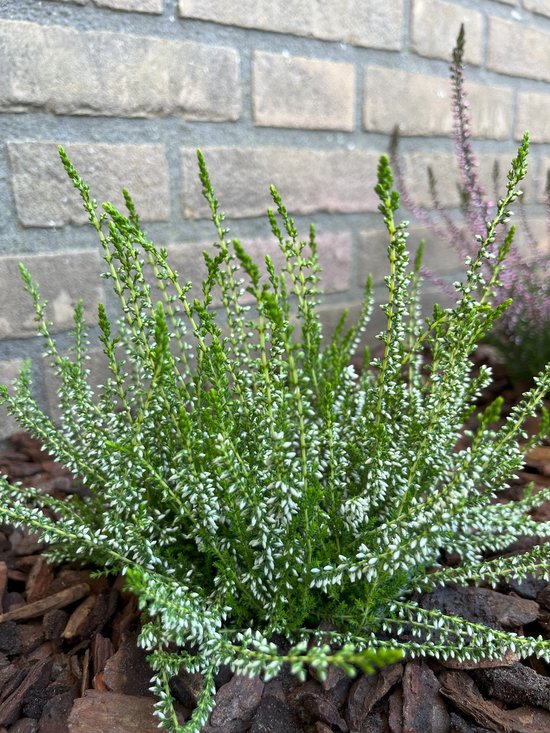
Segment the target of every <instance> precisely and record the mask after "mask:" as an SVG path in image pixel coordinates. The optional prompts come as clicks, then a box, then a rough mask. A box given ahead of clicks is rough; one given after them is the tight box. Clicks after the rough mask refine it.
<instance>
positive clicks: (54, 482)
mask: <svg viewBox="0 0 550 733" xmlns="http://www.w3.org/2000/svg"><path fill="white" fill-rule="evenodd" d="M499 380H500V381H499ZM494 390H496V391H500V392H502V393H505V394H506V393H507V392H508V394H507V396H508V397H510V398H512V397H513V396H514V395H513V394H511V388H510V386H509V385H508V384H507V382H506V378H505V376H503V375H502V374H501V376H500V377H498V375H497V384H496V387H495V388H494ZM0 473H4V474H7V475H8V477H9V479H10V480H12V481H14V482H15V481H17V482H21V483H22V484H23V485H32V486H35V487H37V488H40V489H42V490H44V491H48V492H52V493H54V494H55V495H58V496H63V495H67V494H68V493H72V492H78V491H79V490H80V487H79V486H78V484H77V483H76V482H74V481H73V479H72V478H71V476H70V474H68V473H67V472H66V471H65V470H64V469H63V467H62V466H61V465H59V464H58V463H55V462H54V461H52V460H51V459H50V457H49V456H48V455H47V454H46V453H45V452H43V451H42V449H41V446H40V444H39V443H38V442H37V441H35V440H33V439H32V438H30V437H29V436H28V435H26V434H24V433H19V434H16V435H14V436H12V438H11V440H10V443H9V446H8V447H7V448H6V449H4V450H2V451H0ZM548 477H550V447H549V446H542V447H541V448H538V449H536V450H535V451H534V452H533V453H532V454H531V455H530V457H529V460H528V465H527V467H526V470H525V471H524V472H523V473H522V474H521V475H520V477H519V479H518V481H517V482H516V483H515V484H514V485H512V486H511V488H510V490H509V491H508V495H507V496H506V497H503V498H504V499H506V498H517V497H518V496H519V495H520V494H521V491H522V486H523V485H525V483H527V482H528V481H535V483H536V485H537V486H540V487H543V486H546V485H547V484H548V482H550V478H548ZM535 518H537V519H540V520H548V519H550V503H549V504H547V505H544V506H543V507H541V508H539V509H538V510H537V511H536V513H535ZM0 530H1V531H0V733H6V731H8V732H9V733H134V732H135V733H138V732H139V733H154V732H155V731H158V727H157V720H156V719H155V718H154V717H153V716H152V709H153V702H154V699H153V697H152V696H151V693H150V691H149V689H148V687H149V679H150V675H151V672H150V669H149V667H148V665H147V661H146V659H145V654H144V653H143V652H142V651H141V650H140V649H139V648H138V647H137V645H136V637H137V634H138V632H139V627H140V615H139V612H138V610H137V604H136V600H135V598H134V597H133V596H132V595H130V594H128V593H126V592H125V591H124V590H123V584H122V582H121V579H120V578H117V579H111V578H99V579H97V578H96V579H93V578H91V577H90V574H89V572H88V571H87V570H85V569H82V568H81V567H79V566H77V565H71V564H66V565H61V566H55V567H51V566H49V565H48V564H47V563H46V562H45V561H44V559H43V556H42V552H43V549H44V546H43V545H41V544H39V543H38V541H37V538H36V537H33V536H30V535H27V534H25V533H23V532H22V531H21V530H19V529H14V528H12V527H2V528H0ZM533 543H534V539H533V538H525V540H523V541H521V542H518V543H516V545H515V546H514V547H511V548H509V550H508V552H509V554H513V553H516V552H520V551H522V550H525V549H527V548H528V547H529V546H530V545H531V544H533ZM446 561H447V562H449V563H452V562H454V561H456V558H452V557H449V558H446ZM437 596H438V597H437V599H434V600H437V606H438V607H439V608H441V609H442V610H444V611H446V612H448V613H456V614H460V615H463V616H464V617H466V618H469V619H471V620H472V621H478V622H482V623H485V624H488V625H489V626H492V627H494V628H500V629H508V630H511V631H515V632H517V633H520V634H525V635H532V636H538V635H539V634H541V635H542V636H543V637H544V638H550V583H548V582H547V581H546V580H539V579H529V580H527V581H525V582H522V583H514V582H512V583H510V584H509V585H506V586H502V587H500V588H498V589H497V590H496V591H494V590H491V589H489V588H466V589H459V588H445V589H442V590H440V591H437ZM172 683H173V684H172V691H173V694H174V695H175V697H176V698H177V700H178V701H179V703H178V705H179V707H178V712H179V714H180V716H181V718H182V720H183V719H184V718H185V717H186V716H187V715H189V713H190V710H191V709H192V707H193V705H194V703H195V694H196V691H197V689H198V687H197V686H198V685H200V679H197V678H196V677H194V676H192V675H187V674H185V673H181V674H180V676H179V677H178V678H175V679H173V680H172ZM217 689H218V692H217V705H216V708H215V710H214V712H213V713H212V715H211V717H210V720H209V722H208V724H207V725H206V726H205V728H204V733H242V732H243V731H249V733H331V732H332V731H336V732H337V733H416V732H418V733H484V732H486V731H498V732H499V733H500V732H502V731H507V732H509V733H549V731H550V665H548V664H546V663H545V662H543V661H541V660H538V659H535V658H532V659H527V660H524V661H523V662H519V661H518V660H517V658H515V657H514V655H509V657H508V658H507V659H505V660H501V661H499V662H491V663H489V662H486V663H483V662H482V663H476V664H474V663H452V662H446V663H445V664H442V663H439V662H435V661H431V660H422V661H418V660H417V661H409V662H404V663H400V664H395V665H392V666H391V667H387V668H385V669H383V670H382V671H381V672H379V673H378V674H376V675H373V676H370V677H366V676H360V677H358V678H355V679H353V680H350V679H349V678H347V677H346V676H345V675H344V674H343V673H342V672H340V671H339V670H336V669H331V671H330V674H329V675H328V678H327V679H326V680H325V681H324V682H319V681H318V680H316V679H315V678H314V677H313V676H312V677H311V678H310V679H308V680H307V681H306V682H305V683H300V682H298V681H297V680H296V679H295V678H293V677H292V676H291V675H290V674H282V675H280V676H279V677H278V678H277V679H275V680H272V681H270V682H268V683H265V684H264V682H263V681H262V680H261V679H260V678H259V677H256V678H253V679H248V678H245V677H239V676H233V675H232V674H231V673H230V672H229V670H227V669H223V670H221V671H220V673H219V675H218V678H217Z"/></svg>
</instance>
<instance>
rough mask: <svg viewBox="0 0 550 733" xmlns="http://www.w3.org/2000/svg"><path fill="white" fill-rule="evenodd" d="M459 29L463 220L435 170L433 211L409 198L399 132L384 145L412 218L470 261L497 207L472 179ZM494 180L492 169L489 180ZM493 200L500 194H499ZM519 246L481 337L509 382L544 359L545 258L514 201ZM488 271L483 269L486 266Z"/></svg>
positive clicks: (474, 167)
mask: <svg viewBox="0 0 550 733" xmlns="http://www.w3.org/2000/svg"><path fill="white" fill-rule="evenodd" d="M464 47H465V36H464V27H461V29H460V33H459V35H458V38H457V43H456V46H455V48H454V50H453V56H452V64H451V67H450V71H451V81H452V96H451V98H452V112H453V121H454V124H453V140H454V147H455V152H456V159H457V164H458V170H459V176H460V180H459V182H458V186H459V190H460V194H461V210H462V214H463V222H457V221H455V220H454V219H452V218H451V217H450V216H449V214H448V213H447V212H445V211H444V210H443V209H442V206H441V202H440V199H439V195H438V183H437V178H436V175H435V174H434V172H433V169H431V168H428V180H429V188H430V194H431V204H432V209H431V210H430V209H428V208H427V207H425V206H422V205H420V204H418V203H417V201H415V197H414V194H413V193H411V192H410V191H409V190H408V189H407V186H406V184H405V175H404V170H403V164H402V162H401V161H400V160H399V156H398V131H397V129H396V131H395V132H394V135H393V137H392V144H391V147H390V156H391V161H392V166H393V168H394V170H395V172H396V179H397V183H398V187H399V190H400V192H401V196H402V200H403V202H404V204H405V206H406V207H407V208H408V209H409V210H410V211H411V213H413V214H414V216H415V217H416V219H418V220H419V221H420V222H422V223H424V224H426V225H427V226H428V227H429V228H430V229H431V230H432V231H433V232H434V233H435V234H436V235H437V237H438V238H440V239H441V240H443V241H445V242H447V243H448V244H449V245H450V246H451V247H452V248H454V249H455V250H456V251H457V252H458V253H459V254H460V256H461V257H463V258H466V257H475V255H476V251H477V244H476V237H478V236H484V233H485V231H486V226H487V221H489V220H490V219H491V217H492V216H494V212H495V211H496V210H497V207H498V203H496V202H495V201H492V200H491V196H490V195H489V194H488V193H487V191H486V190H485V189H484V187H483V185H482V184H481V182H480V178H479V174H478V166H479V162H478V159H477V156H476V154H475V151H474V149H473V146H472V143H471V139H470V137H471V116H470V112H469V102H468V98H467V92H466V89H465V84H464V63H463V58H464ZM497 178H498V166H497V165H495V168H494V170H493V179H494V181H495V182H496V179H497ZM497 195H498V194H497ZM545 197H546V213H547V217H546V218H547V228H548V232H549V234H550V174H549V177H548V180H547V185H546V191H545ZM519 207H520V213H521V215H522V216H521V219H522V222H521V227H520V231H521V234H522V238H523V240H524V241H523V242H522V243H521V246H518V245H517V244H514V246H512V247H511V249H510V252H509V253H508V255H507V257H506V263H505V266H504V267H503V269H502V271H501V273H500V277H499V283H498V285H497V290H496V292H497V299H498V302H501V303H502V302H505V301H508V300H509V301H510V304H509V306H508V308H507V309H506V310H505V311H504V312H503V314H502V317H501V318H500V319H498V321H496V322H495V324H494V326H493V328H492V329H491V331H490V332H488V333H487V334H486V336H485V340H486V341H488V342H490V343H492V344H494V345H495V346H497V347H498V349H499V350H500V352H501V353H502V355H503V356H504V358H505V360H506V364H507V368H508V371H509V374H510V375H511V376H512V378H514V379H515V380H519V381H522V380H529V379H531V378H532V377H533V375H535V374H537V373H538V372H539V371H540V370H541V369H543V368H544V366H545V365H546V364H547V363H548V361H550V286H549V283H550V257H548V255H547V253H546V252H545V251H544V250H543V248H542V247H541V246H539V245H538V243H537V241H536V239H535V237H534V236H533V234H532V232H531V230H530V227H529V224H528V222H527V218H526V216H525V210H524V208H523V206H522V202H521V201H520V202H519ZM505 236H506V230H505V229H504V228H502V229H501V230H500V231H499V232H498V233H497V236H496V238H495V241H494V242H492V243H491V248H490V249H491V250H492V251H493V252H494V253H496V252H497V250H498V247H499V246H500V244H501V243H502V241H503V239H504V238H505ZM484 266H485V268H486V269H487V273H486V274H487V275H488V273H489V265H488V264H486V265H484ZM424 274H425V275H427V277H428V278H430V279H431V280H432V281H435V282H437V283H438V284H439V285H440V286H441V287H442V289H443V290H445V291H449V286H448V284H447V283H446V282H444V281H442V280H441V279H439V278H437V277H435V276H434V275H433V273H431V272H430V271H429V270H428V269H426V270H425V271H424Z"/></svg>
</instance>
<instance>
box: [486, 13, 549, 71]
mask: <svg viewBox="0 0 550 733" xmlns="http://www.w3.org/2000/svg"><path fill="white" fill-rule="evenodd" d="M487 68H488V69H491V70H492V71H498V72H499V73H501V74H510V76H523V77H526V78H528V79H541V80H542V81H550V33H548V32H547V31H543V30H539V29H537V28H529V27H527V26H524V25H522V24H521V23H517V22H515V21H512V20H505V19H504V18H490V19H489V40H488V54H487Z"/></svg>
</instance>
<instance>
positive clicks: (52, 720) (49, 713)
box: [38, 692, 75, 733]
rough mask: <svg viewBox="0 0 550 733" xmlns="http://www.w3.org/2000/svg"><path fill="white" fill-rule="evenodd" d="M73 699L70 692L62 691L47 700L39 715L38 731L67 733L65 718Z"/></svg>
mask: <svg viewBox="0 0 550 733" xmlns="http://www.w3.org/2000/svg"><path fill="white" fill-rule="evenodd" d="M74 699H75V696H74V694H73V693H72V692H63V693H60V694H59V695H54V697H52V698H51V700H48V702H47V703H46V704H45V705H44V709H43V710H42V715H41V716H40V720H39V728H38V733H68V731H69V728H68V724H67V719H68V717H69V713H70V712H71V708H72V706H73V701H74Z"/></svg>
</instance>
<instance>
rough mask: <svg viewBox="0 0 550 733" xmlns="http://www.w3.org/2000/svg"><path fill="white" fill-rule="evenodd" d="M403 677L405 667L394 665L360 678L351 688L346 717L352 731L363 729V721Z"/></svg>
mask: <svg viewBox="0 0 550 733" xmlns="http://www.w3.org/2000/svg"><path fill="white" fill-rule="evenodd" d="M402 676H403V665H402V664H392V665H391V666H390V667H385V668H384V669H382V670H381V671H380V672H378V673H377V674H374V675H370V676H366V675H362V676H361V677H359V679H358V680H357V681H356V682H355V683H354V684H353V687H352V688H351V691H350V694H349V696H348V700H347V704H346V711H345V715H344V717H345V718H346V720H347V722H348V725H349V727H350V728H351V730H360V729H361V725H362V722H363V720H364V719H365V718H366V716H367V715H368V714H369V713H370V712H371V710H372V709H373V707H374V706H375V705H376V703H377V702H378V701H379V700H381V699H382V698H383V697H384V696H385V695H387V693H388V692H389V691H390V690H391V688H392V687H394V685H396V684H397V683H398V682H399V681H400V680H401V677H402Z"/></svg>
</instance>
